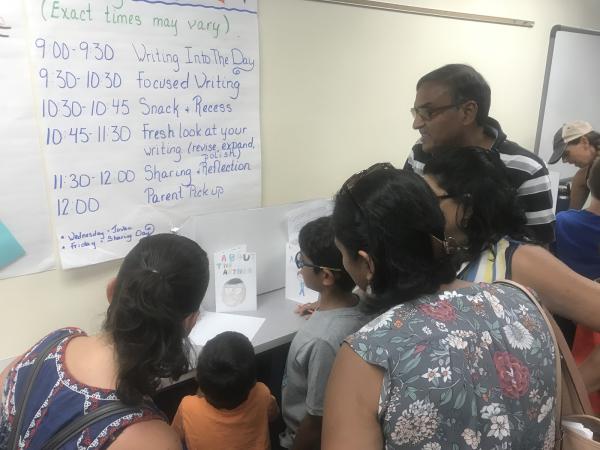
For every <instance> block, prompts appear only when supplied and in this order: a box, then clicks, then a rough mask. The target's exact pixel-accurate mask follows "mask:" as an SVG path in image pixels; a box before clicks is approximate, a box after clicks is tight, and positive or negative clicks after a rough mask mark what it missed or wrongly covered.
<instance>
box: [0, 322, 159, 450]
mask: <svg viewBox="0 0 600 450" xmlns="http://www.w3.org/2000/svg"><path fill="white" fill-rule="evenodd" d="M59 336H63V338H62V339H60V340H59V341H58V344H56V345H55V346H54V347H53V348H52V350H51V351H50V353H49V354H48V356H47V358H46V360H45V361H44V363H43V364H42V367H41V370H40V372H39V374H38V376H37V377H36V379H35V382H34V383H33V387H32V391H31V394H30V397H29V402H28V404H27V405H26V407H25V411H24V417H23V419H24V420H23V426H22V430H21V434H20V436H19V447H18V448H20V449H39V448H41V447H42V446H43V445H44V443H45V442H46V441H47V440H48V439H50V438H51V437H52V436H54V435H55V434H56V433H57V432H58V431H60V430H61V429H62V428H63V427H64V426H65V425H67V424H69V423H71V422H72V421H74V420H75V419H77V418H79V417H80V416H82V415H85V414H88V413H90V412H93V411H95V410H96V409H97V408H98V407H100V406H102V405H104V404H106V403H107V402H112V401H115V400H118V397H117V394H116V392H115V391H114V390H110V389H100V388H96V387H92V386H88V385H85V384H83V383H80V382H78V381H77V380H76V379H75V378H73V376H72V375H71V374H70V373H69V371H68V369H67V367H66V365H65V350H66V348H67V345H68V343H69V341H70V340H71V339H73V338H75V337H79V336H85V333H84V332H83V331H82V330H79V329H77V328H63V329H60V330H57V331H54V332H53V333H51V334H49V335H48V336H46V337H44V338H43V339H42V340H41V341H39V342H38V343H37V344H36V345H34V346H33V347H32V348H31V349H30V350H29V351H28V352H27V353H25V355H24V356H23V358H22V359H21V360H20V361H19V362H18V363H17V364H16V365H15V366H14V367H13V368H12V369H11V370H10V372H9V373H8V376H7V377H6V380H5V382H4V386H3V391H2V404H1V405H0V408H1V409H0V449H4V448H6V446H7V442H6V440H7V438H8V435H9V433H10V430H11V426H12V425H13V422H14V419H15V413H16V409H15V399H16V398H17V397H18V398H20V397H21V396H22V395H23V389H24V388H25V386H24V381H23V380H26V378H27V374H28V371H29V370H31V367H32V365H33V364H34V362H35V359H36V357H37V356H38V355H39V353H40V352H41V351H43V349H44V348H45V344H46V343H47V342H50V341H51V340H52V339H55V338H57V337H59ZM156 419H159V420H166V418H165V416H164V415H163V414H162V413H161V412H160V411H159V410H158V409H155V408H150V407H148V406H143V407H140V408H138V409H132V411H131V412H129V413H126V414H125V415H123V413H121V414H118V413H117V414H115V415H112V416H109V417H107V418H106V419H104V420H101V421H99V422H96V423H94V424H93V425H91V426H90V427H88V428H87V429H85V430H83V431H82V432H81V433H80V434H79V435H77V436H74V437H73V438H72V439H71V440H70V441H69V442H68V443H67V444H66V445H65V446H63V447H62V448H63V449H65V450H80V449H104V448H107V447H108V446H109V445H110V444H111V443H112V442H113V441H114V440H115V439H116V438H117V436H118V435H119V434H120V433H121V432H122V431H123V430H124V429H125V428H126V427H128V426H129V425H132V424H134V423H137V422H142V421H146V420H156Z"/></svg>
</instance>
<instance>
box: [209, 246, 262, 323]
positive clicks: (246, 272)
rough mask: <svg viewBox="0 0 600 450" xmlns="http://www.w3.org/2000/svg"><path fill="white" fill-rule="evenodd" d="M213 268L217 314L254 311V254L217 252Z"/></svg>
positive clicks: (231, 250)
mask: <svg viewBox="0 0 600 450" xmlns="http://www.w3.org/2000/svg"><path fill="white" fill-rule="evenodd" d="M214 268H215V306H216V310H217V312H230V311H256V253H249V252H245V251H240V249H239V248H238V247H236V248H234V249H230V250H226V251H223V252H217V253H215V255H214Z"/></svg>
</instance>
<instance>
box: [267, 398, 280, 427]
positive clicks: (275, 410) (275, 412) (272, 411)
mask: <svg viewBox="0 0 600 450" xmlns="http://www.w3.org/2000/svg"><path fill="white" fill-rule="evenodd" d="M267 416H268V418H269V422H273V421H274V420H275V419H277V417H278V416H279V406H278V405H277V400H275V397H274V396H273V395H271V400H270V402H269V408H268V409H267Z"/></svg>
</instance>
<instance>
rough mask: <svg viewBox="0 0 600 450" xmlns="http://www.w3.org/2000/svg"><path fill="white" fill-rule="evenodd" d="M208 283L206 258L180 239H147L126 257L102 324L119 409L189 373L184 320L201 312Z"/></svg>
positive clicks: (196, 247)
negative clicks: (113, 361) (112, 353)
mask: <svg viewBox="0 0 600 450" xmlns="http://www.w3.org/2000/svg"><path fill="white" fill-rule="evenodd" d="M208 279H209V273H208V258H207V256H206V252H205V251H204V250H202V248H200V246H199V245H198V244H197V243H196V242H194V241H192V240H191V239H188V238H185V237H183V236H177V235H174V234H157V235H153V236H148V237H145V238H143V239H142V240H140V242H139V243H138V244H137V245H136V246H135V247H134V248H133V249H132V250H131V251H130V252H129V253H128V254H127V256H126V257H125V259H124V260H123V264H121V268H120V269H119V273H118V275H117V280H116V285H115V290H114V294H113V298H112V301H111V303H110V306H109V307H108V313H107V316H106V320H105V322H104V330H105V331H106V332H107V333H108V334H109V335H110V336H111V338H112V341H113V344H114V346H115V350H116V354H117V363H118V368H119V369H118V376H117V395H118V396H119V399H120V400H121V401H122V402H123V403H126V404H131V405H135V404H139V403H141V402H142V399H143V397H144V396H146V395H152V394H153V393H154V392H155V390H156V387H157V385H158V381H159V380H158V379H159V378H178V377H179V376H181V375H182V374H183V373H185V372H186V371H187V370H188V367H189V364H188V354H189V346H190V344H189V341H188V338H187V333H186V330H185V329H184V325H183V320H184V319H185V318H186V317H187V316H188V315H189V314H192V313H194V312H196V311H198V309H199V308H200V303H201V302H202V299H203V297H204V294H205V293H206V288H207V286H208Z"/></svg>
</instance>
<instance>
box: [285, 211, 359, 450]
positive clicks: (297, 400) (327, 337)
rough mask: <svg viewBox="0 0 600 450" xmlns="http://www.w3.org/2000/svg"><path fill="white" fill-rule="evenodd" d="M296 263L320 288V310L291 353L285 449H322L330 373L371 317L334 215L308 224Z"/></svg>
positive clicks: (309, 284)
mask: <svg viewBox="0 0 600 450" xmlns="http://www.w3.org/2000/svg"><path fill="white" fill-rule="evenodd" d="M298 241H299V244H300V252H299V253H298V254H297V255H296V265H297V266H298V269H299V272H300V274H301V275H302V277H303V278H304V282H305V283H306V286H307V287H309V288H310V289H313V290H315V291H317V292H319V302H318V305H319V307H318V309H317V310H316V311H315V312H314V313H313V314H312V315H311V317H310V318H309V319H308V320H307V322H306V323H305V324H304V325H303V326H302V328H300V330H299V331H298V333H296V336H295V337H294V340H293V341H292V344H291V346H290V351H289V354H288V357H287V363H286V369H285V375H284V378H283V386H282V394H283V399H282V413H283V419H284V421H285V424H286V430H285V431H284V432H283V433H281V435H280V436H279V439H280V443H281V446H282V447H284V448H293V449H295V450H299V449H310V450H314V449H319V448H320V443H321V421H322V416H323V401H324V398H325V388H326V386H327V380H328V378H329V372H330V371H331V367H332V365H333V361H334V360H335V356H336V354H337V351H338V350H339V347H340V345H341V343H342V341H343V340H344V338H345V337H346V336H349V335H350V334H352V333H354V332H355V331H357V330H358V329H359V328H361V327H362V326H363V325H364V324H365V323H366V322H367V321H368V319H369V317H368V316H366V315H365V314H363V313H362V312H361V311H360V310H359V306H358V303H359V299H358V297H357V296H356V295H354V294H353V293H352V290H353V288H354V281H352V278H350V275H348V273H347V272H346V271H345V270H344V267H343V265H342V255H341V254H340V252H339V250H338V249H337V248H336V246H335V242H334V234H333V228H332V225H331V218H330V217H321V218H319V219H316V220H313V221H312V222H309V223H307V224H306V225H305V226H304V227H303V228H302V229H301V230H300V234H299V236H298Z"/></svg>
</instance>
